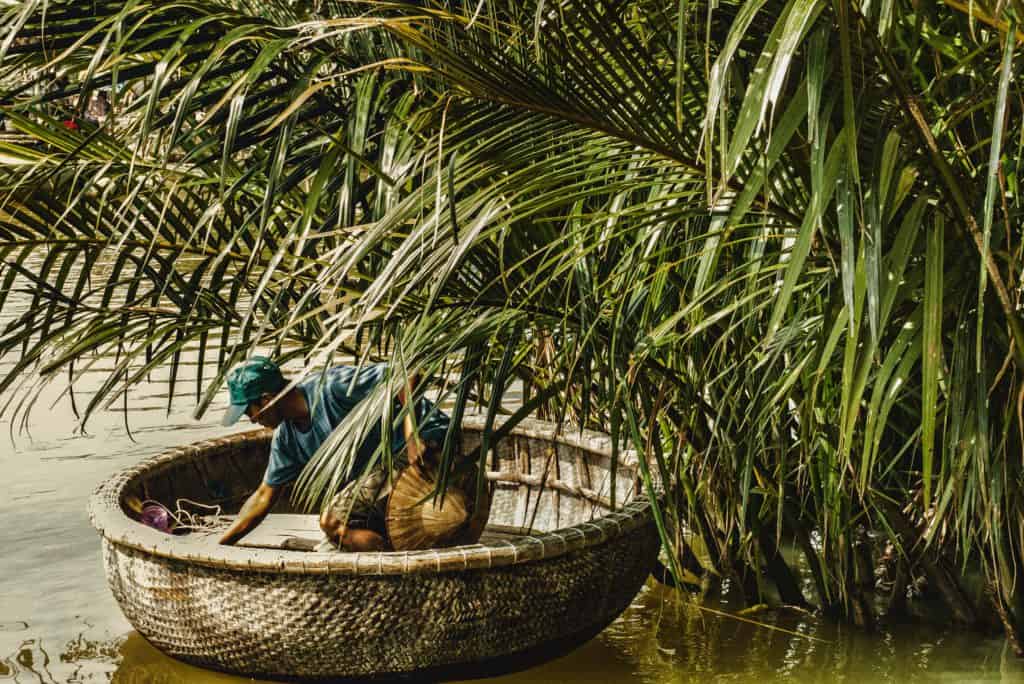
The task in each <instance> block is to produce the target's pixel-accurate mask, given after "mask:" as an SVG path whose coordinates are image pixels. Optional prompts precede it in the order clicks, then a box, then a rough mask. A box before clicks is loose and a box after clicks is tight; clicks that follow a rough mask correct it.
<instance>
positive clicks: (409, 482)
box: [387, 466, 479, 551]
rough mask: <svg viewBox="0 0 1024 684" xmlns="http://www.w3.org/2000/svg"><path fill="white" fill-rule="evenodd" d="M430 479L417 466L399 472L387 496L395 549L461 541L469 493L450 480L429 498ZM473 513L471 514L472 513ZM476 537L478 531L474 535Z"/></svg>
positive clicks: (449, 544) (468, 511) (392, 541)
mask: <svg viewBox="0 0 1024 684" xmlns="http://www.w3.org/2000/svg"><path fill="white" fill-rule="evenodd" d="M434 487H435V485H434V482H433V480H431V479H428V477H426V476H425V474H424V472H423V471H422V470H421V469H420V468H419V467H418V466H409V467H407V468H406V469H405V470H403V471H402V472H401V474H400V475H399V476H398V479H397V480H396V481H395V485H394V487H393V488H392V490H391V496H390V497H389V499H388V511H387V530H388V538H389V539H390V540H391V546H392V548H394V549H395V550H396V551H414V550H417V549H430V548H442V547H446V546H454V545H456V544H460V543H465V542H463V541H462V537H463V536H464V535H463V534H462V533H463V532H465V531H466V527H467V526H466V523H467V521H470V504H469V497H468V496H467V495H466V493H465V492H464V491H463V490H462V489H461V488H460V487H458V486H456V485H455V484H454V483H453V484H450V485H449V486H448V488H447V489H446V490H445V493H444V500H443V501H442V500H441V498H440V497H438V498H437V499H434V500H431V498H430V497H431V495H432V494H433V492H434ZM474 517H475V516H474ZM477 536H478V538H479V535H477Z"/></svg>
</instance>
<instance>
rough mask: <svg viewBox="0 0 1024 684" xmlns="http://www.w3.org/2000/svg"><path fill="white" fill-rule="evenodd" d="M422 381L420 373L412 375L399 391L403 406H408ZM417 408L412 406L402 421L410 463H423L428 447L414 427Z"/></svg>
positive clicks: (399, 399) (406, 451) (399, 400)
mask: <svg viewBox="0 0 1024 684" xmlns="http://www.w3.org/2000/svg"><path fill="white" fill-rule="evenodd" d="M419 382H420V376H419V373H417V374H416V375H414V376H412V378H410V379H409V380H408V384H406V386H405V387H404V388H402V389H401V390H399V392H398V402H399V403H400V404H401V405H402V406H406V405H407V404H408V403H409V398H410V397H412V393H413V392H414V391H415V389H416V386H417V385H418V384H419ZM414 410H415V409H413V408H411V407H410V409H409V411H407V412H406V414H405V419H404V420H403V421H402V433H403V435H404V436H405V453H406V456H407V457H408V460H409V464H410V465H421V463H420V461H421V460H422V458H423V452H424V451H426V447H425V446H424V444H423V440H422V439H420V436H419V434H417V432H416V430H415V429H414V427H413V420H412V414H413V411H414Z"/></svg>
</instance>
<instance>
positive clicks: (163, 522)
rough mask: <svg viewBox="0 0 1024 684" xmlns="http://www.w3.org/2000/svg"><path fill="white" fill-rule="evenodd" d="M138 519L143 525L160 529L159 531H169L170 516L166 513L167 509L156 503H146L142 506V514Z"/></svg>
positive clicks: (168, 532)
mask: <svg viewBox="0 0 1024 684" xmlns="http://www.w3.org/2000/svg"><path fill="white" fill-rule="evenodd" d="M139 521H140V522H141V523H142V524H143V525H147V526H149V527H152V528H153V529H154V530H160V531H161V532H166V533H167V534H170V533H171V516H170V515H169V514H168V513H167V509H166V508H164V507H163V506H159V505H157V504H147V505H145V506H143V507H142V515H141V516H140V517H139Z"/></svg>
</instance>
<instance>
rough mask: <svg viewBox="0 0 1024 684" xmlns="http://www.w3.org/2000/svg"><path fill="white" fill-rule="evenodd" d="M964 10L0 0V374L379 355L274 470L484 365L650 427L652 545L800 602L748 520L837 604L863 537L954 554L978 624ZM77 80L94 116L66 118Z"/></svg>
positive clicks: (1004, 146) (1003, 34) (979, 18)
mask: <svg viewBox="0 0 1024 684" xmlns="http://www.w3.org/2000/svg"><path fill="white" fill-rule="evenodd" d="M972 7H973V8H974V9H971V10H969V11H970V12H971V13H968V8H964V7H960V6H959V5H957V4H950V5H949V6H947V7H933V8H922V7H919V6H917V5H914V4H913V3H908V2H899V1H898V0H894V1H893V2H886V3H882V4H881V5H877V6H876V5H867V4H864V5H861V4H856V3H853V4H851V3H847V2H834V3H827V2H819V1H816V0H788V1H779V2H773V1H768V0H757V1H753V2H729V3H714V4H712V5H706V4H701V3H686V2H684V3H675V2H653V1H643V0H638V1H630V2H608V3H604V2H576V1H573V0H570V1H569V2H562V3H554V4H553V3H548V2H535V3H526V4H523V3H512V2H502V1H500V0H486V1H484V2H471V3H433V2H426V3H419V4H415V5H414V4H402V3H376V2H364V3H356V2H333V3H332V2H323V3H319V4H314V5H312V6H310V7H294V6H293V5H292V4H291V3H275V2H264V3H241V2H239V3H229V2H225V3H221V4H210V3H188V2H178V3H156V4H153V3H145V2H132V3H127V4H125V3H110V4H100V5H95V9H93V10H89V11H88V12H85V11H84V10H82V9H80V8H77V7H76V6H73V5H70V4H59V3H58V4H57V5H53V4H50V5H47V6H46V7H45V12H44V7H43V6H42V5H40V4H36V3H31V2H25V3H21V4H18V5H15V6H13V7H12V8H11V9H9V10H8V21H7V23H6V26H7V27H8V28H7V32H6V34H5V35H4V37H3V40H4V43H3V45H4V47H3V54H4V58H3V65H2V68H3V72H2V74H3V76H2V78H3V90H4V93H5V95H4V99H3V106H4V114H5V116H6V117H7V121H8V122H9V125H10V126H12V127H13V128H14V129H15V130H16V131H17V134H16V135H14V136H11V137H10V138H8V139H5V140H4V141H2V142H0V155H2V158H3V159H4V160H5V163H4V166H3V167H2V169H0V177H2V183H3V186H4V190H5V194H4V201H3V204H2V205H0V207H2V208H0V211H2V213H0V218H2V220H0V249H3V250H4V253H3V256H4V261H5V263H6V264H7V266H6V269H5V272H4V276H3V277H4V280H3V283H2V285H3V289H2V291H0V294H3V293H6V292H7V291H9V290H10V288H12V287H21V286H25V285H27V286H28V287H29V288H30V289H31V291H32V292H33V296H34V297H35V298H36V304H37V305H36V306H33V307H32V309H31V310H30V311H29V312H27V313H26V314H24V315H23V316H21V317H20V318H18V319H16V320H15V321H14V322H13V323H11V324H10V325H9V326H8V328H7V329H6V331H4V333H3V336H2V337H0V349H2V350H4V351H5V352H6V353H9V354H18V355H19V358H21V363H20V364H19V366H18V367H17V368H16V369H15V371H14V372H13V373H11V374H10V375H9V376H8V377H7V378H5V379H4V381H3V383H4V385H3V386H4V387H7V386H9V385H13V384H14V383H16V382H26V381H30V382H34V381H35V380H34V379H35V378H37V377H42V378H43V379H44V380H45V379H47V378H51V379H52V378H54V377H58V376H57V373H58V371H70V372H71V373H72V375H73V377H74V376H77V375H80V374H81V373H83V372H86V367H87V366H88V364H89V363H90V362H91V360H92V359H95V358H97V355H102V354H114V355H115V356H116V358H117V364H116V365H115V368H114V369H113V371H109V372H108V373H107V374H106V376H105V379H104V381H103V383H102V385H101V387H100V389H99V390H98V391H97V392H96V393H95V394H94V397H93V400H92V402H91V403H90V404H89V405H88V406H87V407H86V408H85V410H84V413H83V419H84V418H86V417H87V416H88V413H89V412H90V411H92V410H94V409H96V408H98V407H99V406H101V405H103V403H104V402H109V401H111V400H113V398H115V397H117V396H119V393H121V392H123V391H124V390H125V388H126V387H128V386H130V385H131V384H132V383H134V382H136V381H138V380H139V379H140V378H142V377H144V376H145V374H146V373H148V372H150V371H151V370H152V369H155V368H158V367H167V368H169V369H170V371H171V372H170V376H171V378H172V380H171V385H172V386H171V395H172V396H173V395H174V394H181V393H182V392H183V391H184V390H185V388H183V387H181V386H180V384H179V383H177V382H176V378H177V377H178V376H179V375H180V373H179V370H178V369H179V368H180V365H181V363H182V359H183V355H194V356H195V357H197V361H198V367H199V369H200V370H199V373H198V377H197V378H196V382H195V384H194V386H193V387H192V388H191V389H192V390H193V393H194V394H195V395H196V397H197V399H198V411H199V412H200V413H201V412H202V411H203V410H204V409H205V408H206V406H208V404H209V402H210V401H211V400H212V399H213V397H214V396H215V395H216V393H217V392H218V391H219V389H220V382H221V376H222V374H223V373H224V372H225V370H226V368H227V367H228V366H230V364H231V363H232V362H233V361H235V360H237V359H239V358H242V357H243V356H244V355H246V354H248V353H251V352H252V351H253V350H254V349H257V348H258V349H260V350H262V351H269V352H271V353H277V354H282V355H284V356H286V357H296V358H301V359H303V360H304V362H305V363H306V364H307V365H308V366H309V367H314V366H317V365H322V364H325V363H330V362H332V361H336V360H338V359H339V358H340V357H341V356H345V355H355V356H356V357H357V358H360V359H365V358H368V357H370V356H373V355H377V354H384V355H388V356H390V357H391V358H392V359H393V360H394V364H393V367H394V368H395V370H396V371H398V372H397V373H396V374H395V375H394V377H392V378H390V379H389V382H388V383H387V384H386V385H385V386H383V387H381V388H380V391H379V392H378V395H379V396H378V395H375V396H374V397H373V398H372V401H370V402H369V403H368V404H367V407H366V410H365V411H364V412H362V413H360V414H359V415H358V416H353V417H352V418H351V421H350V423H351V424H349V425H347V426H346V429H344V430H342V431H339V432H338V433H337V434H336V436H335V439H334V440H333V441H332V443H331V444H330V445H328V446H327V447H326V448H325V449H324V450H323V451H322V453H321V454H320V455H319V456H318V458H317V459H316V461H315V462H314V463H313V464H312V466H311V468H310V469H309V470H308V472H307V473H306V476H305V479H304V482H303V488H302V492H301V497H302V498H303V500H304V501H305V502H307V503H309V504H311V505H312V504H315V503H316V502H317V501H319V500H320V499H322V497H324V496H325V495H327V494H328V493H329V492H330V491H331V489H332V488H333V487H334V486H335V485H336V483H337V482H339V481H340V480H341V478H342V477H345V476H347V475H348V473H347V470H346V469H347V468H348V463H349V462H350V459H348V458H346V455H350V454H351V453H352V451H353V450H354V448H355V446H356V444H358V441H359V436H360V435H361V434H364V433H365V432H366V430H368V429H369V428H370V427H371V426H372V425H373V424H374V422H375V421H379V420H382V417H383V419H384V421H385V423H387V422H388V419H389V418H388V415H387V414H388V413H389V411H390V410H391V408H390V406H391V405H390V403H389V402H388V401H387V399H388V396H389V395H393V394H394V393H396V392H397V391H398V389H399V387H400V386H401V383H402V379H401V378H402V372H403V370H404V369H408V370H416V371H419V372H423V373H425V374H426V375H428V376H433V377H434V379H435V386H436V387H437V388H439V389H440V391H441V393H442V395H443V396H445V397H447V398H449V399H450V400H451V401H453V402H454V405H455V408H454V412H455V413H456V414H458V413H459V412H460V411H462V410H463V409H464V407H465V406H466V405H468V404H470V403H474V402H475V403H478V404H479V405H480V406H481V407H482V409H483V410H485V411H487V412H488V413H489V415H491V417H492V418H493V416H494V415H495V414H496V413H497V412H498V411H502V410H503V411H507V410H509V409H506V408H503V407H502V397H503V396H505V394H506V393H507V392H508V391H509V389H510V388H512V387H513V386H515V387H521V388H522V389H523V401H524V403H525V404H526V406H527V407H528V408H529V409H536V410H539V411H540V412H542V413H543V414H545V415H548V416H551V417H552V418H555V419H558V420H565V421H570V422H572V423H576V424H585V425H588V426H594V427H598V428H600V429H604V430H607V431H610V432H611V433H612V434H613V435H614V436H615V438H616V440H617V443H619V444H621V445H623V446H631V447H633V448H635V449H637V450H639V451H642V452H643V453H646V454H648V455H649V456H650V458H651V460H650V463H649V470H648V472H647V473H646V474H645V480H646V484H647V485H648V486H649V485H651V484H652V483H653V481H654V480H655V479H660V481H661V482H663V483H666V484H667V487H668V489H667V494H666V498H665V500H664V503H663V509H662V510H661V511H660V513H659V521H660V524H661V526H662V532H663V534H664V537H665V541H666V543H667V547H668V548H669V549H671V551H672V552H673V553H672V557H673V560H674V561H675V562H676V566H675V567H676V569H677V570H679V571H681V570H682V565H683V564H686V563H688V562H690V560H694V559H700V562H699V563H698V566H697V567H690V570H691V571H698V570H699V571H702V572H703V573H704V574H705V576H707V577H714V576H733V577H736V578H739V579H743V578H744V577H746V578H747V579H748V580H749V579H750V578H751V577H752V575H751V574H750V572H749V571H750V569H751V568H753V569H754V570H755V574H757V572H759V571H760V570H761V569H762V568H767V569H768V572H769V575H770V576H771V578H772V579H773V580H775V582H776V584H777V586H778V588H779V589H780V591H783V593H784V594H785V596H784V599H785V600H788V601H802V600H803V598H804V597H803V596H802V595H800V594H799V590H797V591H796V594H794V593H793V588H792V587H793V586H795V585H794V584H793V583H792V582H790V581H787V579H786V577H785V576H784V575H785V574H786V573H788V572H790V571H789V568H788V566H786V564H785V563H784V562H781V560H780V559H779V557H778V556H777V549H776V547H777V545H778V543H779V541H780V538H781V537H785V538H788V539H792V540H793V541H794V542H795V544H796V545H797V546H798V547H799V548H800V549H801V551H802V552H803V553H804V554H805V556H806V557H807V560H808V568H809V570H808V571H809V572H810V573H811V575H812V579H813V583H814V586H815V587H816V593H817V596H816V597H815V598H816V600H817V601H818V602H819V603H820V604H822V605H823V606H825V607H828V608H832V609H835V610H837V611H838V612H840V613H844V614H846V615H848V616H851V617H854V618H855V619H858V620H862V621H869V620H870V619H872V614H871V613H872V611H871V608H870V605H869V602H868V601H867V600H866V596H865V589H864V586H865V580H864V577H863V576H859V575H858V573H860V575H863V572H862V571H859V570H857V567H858V565H857V562H856V559H855V558H854V557H853V556H852V551H851V549H854V548H863V547H864V543H863V542H864V541H865V540H866V539H867V537H868V533H869V532H870V533H871V534H872V535H873V534H875V533H877V534H878V535H881V536H882V537H883V538H885V539H887V540H888V541H889V542H890V543H891V544H892V546H893V547H894V548H895V549H897V550H898V552H899V553H903V554H905V556H906V558H907V560H908V563H906V564H904V565H901V566H900V567H904V568H907V567H909V568H911V569H912V570H913V571H914V572H918V571H919V570H924V571H927V572H932V573H933V575H934V577H947V576H948V575H949V573H948V572H947V571H946V570H948V568H947V569H946V570H943V572H939V570H936V567H937V564H938V563H946V562H947V560H948V559H946V558H945V556H944V554H952V553H958V554H960V559H961V560H962V561H965V562H966V563H967V564H968V565H970V564H980V565H981V567H983V568H984V569H985V570H986V571H987V572H988V574H989V577H990V579H991V580H992V581H993V582H994V585H995V586H996V588H997V589H998V590H999V591H998V595H999V597H1000V598H999V602H1000V607H1001V608H1005V609H1006V611H1005V612H1006V614H1007V615H1008V616H1009V617H1008V620H1007V624H1008V625H1009V626H1010V627H1011V628H1012V627H1013V625H1014V624H1015V621H1016V620H1017V619H1019V618H1020V617H1021V616H1020V615H1018V614H1017V613H1018V612H1019V611H1017V609H1016V608H1015V607H1014V605H1015V603H1014V602H1015V601H1016V598H1015V597H1017V596H1019V595H1021V594H1020V592H1017V591H1016V590H1015V589H1013V586H1014V585H1013V583H1012V577H1013V573H1014V572H1015V570H1016V568H1017V564H1018V562H1019V561H1018V558H1019V555H1020V554H1021V552H1022V551H1024V548H1022V547H1021V546H1020V540H1019V539H1017V538H1016V536H1014V535H1010V534H1007V532H1006V530H1005V529H1004V528H1005V525H1006V524H1007V523H1006V522H1005V521H1007V520H1016V519H1017V516H1019V515H1020V511H1021V503H1022V501H1021V497H1020V496H1019V494H1018V491H1019V489H1020V487H1019V486H1018V485H1019V484H1020V478H1021V473H1020V466H1019V463H1020V458H1019V454H1020V453H1021V448H1022V440H1021V438H1020V434H1021V425H1022V424H1021V420H1020V418H1019V415H1018V412H1017V411H1016V409H1015V408H1014V407H1015V406H1016V405H1017V402H1018V397H1019V395H1020V392H1021V390H1020V387H1019V386H1018V371H1019V370H1020V368H1019V363H1020V362H1019V358H1020V353H1019V351H1018V350H1019V349H1021V348H1022V347H1021V344H1022V343H1024V337H1022V334H1021V332H1020V331H1021V325H1020V322H1019V316H1018V313H1017V300H1018V297H1019V292H1018V286H1017V282H1018V280H1019V268H1018V264H1019V260H1020V248H1021V247H1020V243H1019V240H1018V239H1017V236H1016V232H1015V230H1014V226H1015V225H1016V223H1018V222H1019V216H1020V207H1019V195H1018V190H1017V187H1018V185H1017V184H1018V180H1017V178H1018V173H1019V169H1018V166H1017V160H1018V159H1019V154H1018V151H1019V148H1020V146H1021V140H1024V137H1022V135H1024V130H1022V127H1021V117H1020V113H1021V106H1020V98H1019V97H1018V95H1019V94H1018V93H1017V92H1016V90H1015V87H1016V86H1015V81H1014V79H1013V74H1014V73H1015V64H1014V57H1015V56H1016V54H1017V43H1016V42H1015V41H1014V39H1013V37H1014V36H1016V28H1015V27H1016V20H1017V19H1018V17H1017V15H1016V14H1015V12H1016V9H1015V8H1014V6H1013V5H1012V3H1011V4H1009V5H1008V4H1006V3H1002V4H1000V6H999V7H985V8H982V6H980V5H972ZM60 74H64V75H66V78H67V84H66V85H63V84H57V85H55V83H56V81H57V79H58V77H59V75H60ZM98 87H110V90H111V93H112V96H113V102H114V105H113V106H114V111H115V116H114V117H112V118H111V119H110V120H108V121H104V122H100V123H99V124H91V123H89V122H82V124H81V126H79V127H78V128H77V129H75V130H71V129H69V128H68V127H66V126H65V125H64V124H63V123H62V122H63V121H65V120H67V118H68V117H71V118H74V117H76V116H78V114H77V112H78V111H79V109H80V107H81V105H82V104H83V103H84V102H86V101H87V100H88V97H89V95H90V93H91V92H92V91H94V90H95V89H96V88H98ZM957 247H959V249H958V248H957ZM978 331H981V332H982V334H980V335H979V334H978ZM189 358H190V359H191V358H193V357H192V356H190V357H189ZM1004 359H1005V362H1004ZM972 361H973V362H972ZM190 362H191V361H190ZM204 369H205V371H204ZM34 371H38V373H36V372H34ZM40 374H41V375H40ZM11 408H13V405H12V407H11ZM566 429H570V428H568V427H567V428H566ZM495 438H496V437H495ZM489 445H493V439H491V440H490V442H489ZM451 446H452V445H451V444H449V448H448V454H449V457H450V451H451ZM381 457H386V455H383V454H382V455H381ZM479 457H480V458H481V459H483V460H486V458H487V453H486V449H484V452H483V453H481V454H479ZM872 538H874V537H872ZM926 546H927V547H928V548H929V551H928V553H924V552H923V549H924V548H925V547H926ZM688 559H689V560H688ZM934 573H938V574H934ZM943 573H945V574H943ZM937 584H942V583H941V582H937ZM747 586H748V588H749V589H750V590H751V591H752V592H755V593H756V592H757V591H758V588H757V583H756V582H754V583H753V584H752V585H751V583H750V582H749V581H748V582H747ZM943 586H945V585H943ZM751 587H752V588H751ZM960 613H961V614H967V613H965V612H963V611H960Z"/></svg>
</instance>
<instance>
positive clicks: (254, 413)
mask: <svg viewBox="0 0 1024 684" xmlns="http://www.w3.org/2000/svg"><path fill="white" fill-rule="evenodd" d="M273 398H274V397H273V395H271V394H264V395H263V396H261V397H260V398H259V399H257V400H256V401H254V402H252V403H251V404H249V406H248V407H246V409H245V415H247V416H249V421H250V422H253V423H259V424H260V425H262V426H263V427H267V428H276V427H277V426H278V425H280V424H281V421H282V420H284V416H283V415H282V414H281V402H277V403H275V404H271V403H270V402H271V400H272V399H273Z"/></svg>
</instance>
